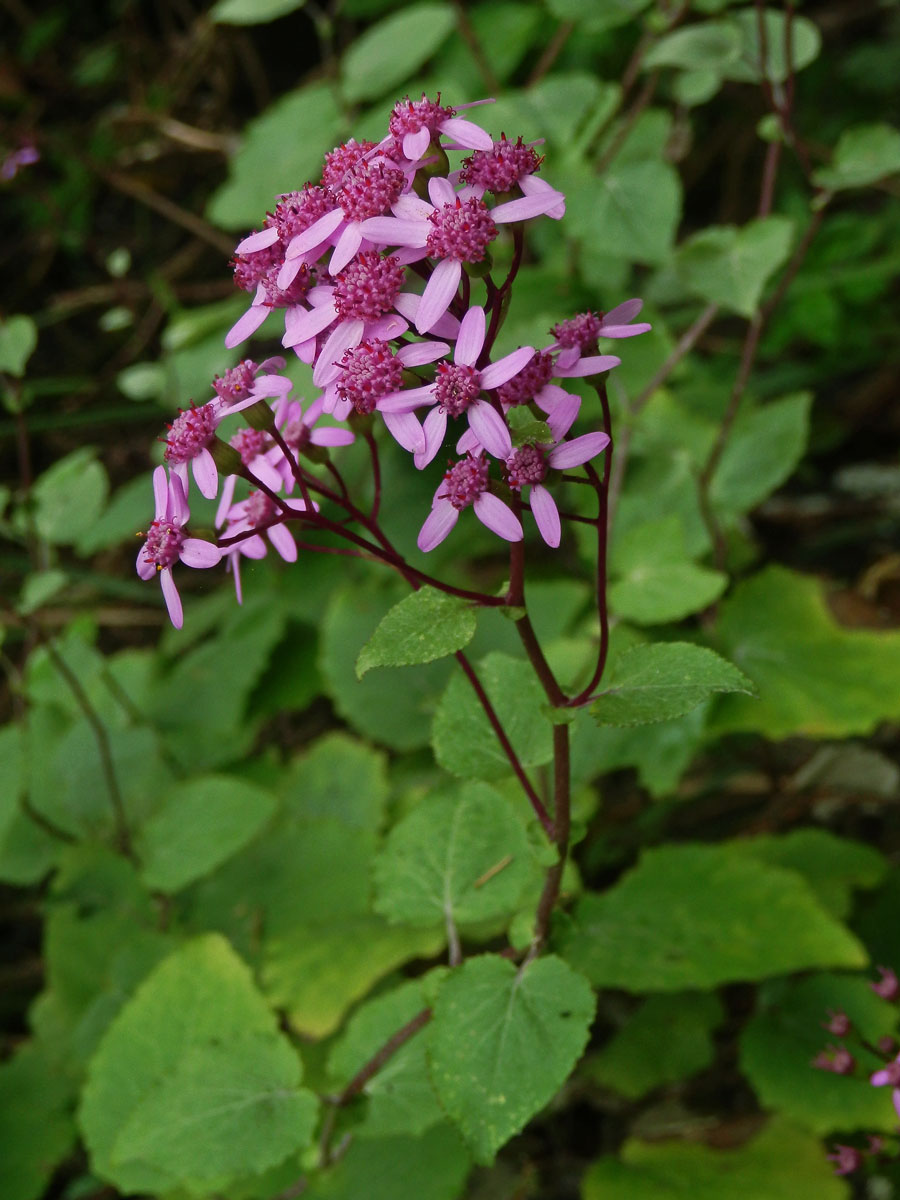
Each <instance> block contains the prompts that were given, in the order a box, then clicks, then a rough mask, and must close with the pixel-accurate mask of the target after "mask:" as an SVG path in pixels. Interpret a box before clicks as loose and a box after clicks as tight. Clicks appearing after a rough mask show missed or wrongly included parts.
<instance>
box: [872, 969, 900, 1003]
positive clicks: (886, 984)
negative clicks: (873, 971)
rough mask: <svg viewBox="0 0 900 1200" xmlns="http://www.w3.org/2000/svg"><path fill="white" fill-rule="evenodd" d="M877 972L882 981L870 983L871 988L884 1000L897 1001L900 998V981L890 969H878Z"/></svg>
mask: <svg viewBox="0 0 900 1200" xmlns="http://www.w3.org/2000/svg"><path fill="white" fill-rule="evenodd" d="M877 970H878V973H879V975H880V976H881V979H879V980H878V982H877V983H870V984H869V987H870V988H871V989H872V991H873V992H874V993H875V994H876V996H881V998H882V999H883V1000H896V999H897V998H898V996H900V981H898V979H897V976H896V974H895V973H894V972H893V971H892V970H891V969H890V967H878V968H877Z"/></svg>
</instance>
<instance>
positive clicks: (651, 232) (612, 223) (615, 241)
mask: <svg viewBox="0 0 900 1200" xmlns="http://www.w3.org/2000/svg"><path fill="white" fill-rule="evenodd" d="M559 182H560V186H561V187H563V188H564V190H565V192H566V204H567V209H566V227H567V230H566V231H567V233H568V235H569V236H570V237H575V238H580V239H582V240H583V241H584V243H585V244H586V246H589V247H590V248H591V249H592V250H593V251H594V252H596V253H602V254H603V255H606V256H608V257H610V258H625V259H627V260H628V261H630V262H639V263H646V264H648V265H651V266H652V265H655V264H657V263H661V262H663V261H664V260H665V259H666V258H667V257H668V256H669V254H670V252H671V248H672V243H673V241H674V239H675V232H676V229H677V227H678V220H679V216H680V213H681V185H680V183H679V179H678V175H677V173H676V172H675V171H674V170H673V168H672V167H671V166H670V165H669V164H668V163H667V162H664V161H662V160H660V159H656V158H644V159H638V160H637V161H632V160H629V159H627V158H621V157H616V158H615V159H613V162H612V164H611V165H610V166H609V167H608V169H607V170H606V171H604V172H603V174H602V175H600V176H599V177H598V176H597V175H596V173H595V171H594V168H593V166H591V165H589V164H587V163H585V164H577V165H576V164H571V165H570V166H569V168H568V169H567V170H561V171H560V172H559Z"/></svg>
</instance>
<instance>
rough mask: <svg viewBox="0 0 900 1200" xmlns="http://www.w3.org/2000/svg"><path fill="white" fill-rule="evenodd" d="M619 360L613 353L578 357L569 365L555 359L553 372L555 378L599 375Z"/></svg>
mask: <svg viewBox="0 0 900 1200" xmlns="http://www.w3.org/2000/svg"><path fill="white" fill-rule="evenodd" d="M621 361H622V360H621V358H616V356H615V354H599V355H594V356H593V357H591V358H579V359H578V360H577V361H576V362H574V363H572V364H571V366H568V367H563V366H562V365H561V364H560V362H559V360H558V359H557V362H556V371H555V373H556V377H557V379H577V378H582V377H584V376H587V375H599V374H600V373H601V371H611V370H612V369H613V367H617V366H618V365H619V363H620V362H621Z"/></svg>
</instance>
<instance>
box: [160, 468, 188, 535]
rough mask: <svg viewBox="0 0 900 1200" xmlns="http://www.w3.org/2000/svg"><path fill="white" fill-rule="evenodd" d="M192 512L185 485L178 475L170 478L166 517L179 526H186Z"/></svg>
mask: <svg viewBox="0 0 900 1200" xmlns="http://www.w3.org/2000/svg"><path fill="white" fill-rule="evenodd" d="M190 515H191V510H190V509H189V508H188V502H187V492H186V491H185V490H184V484H183V483H182V482H181V480H180V479H179V478H178V476H177V475H171V476H170V477H169V499H168V501H167V503H166V517H167V518H168V520H170V521H175V522H176V524H178V525H184V523H185V522H186V521H187V519H188V517H189V516H190Z"/></svg>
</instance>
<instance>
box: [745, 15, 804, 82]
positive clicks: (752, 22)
mask: <svg viewBox="0 0 900 1200" xmlns="http://www.w3.org/2000/svg"><path fill="white" fill-rule="evenodd" d="M764 14H765V30H764V39H763V38H760V29H759V16H758V14H757V12H756V10H755V8H754V9H746V8H745V9H743V10H742V11H741V12H737V13H734V14H733V16H731V17H730V18H729V20H730V21H731V23H732V24H733V25H734V26H735V27H736V28H737V29H738V30H739V31H740V34H741V38H742V41H743V45H742V47H741V54H740V57H739V58H738V59H737V61H734V62H729V63H727V64H726V65H725V67H724V68H723V74H724V75H725V76H726V77H727V78H728V79H736V80H739V81H741V82H742V83H758V82H759V81H760V80H761V79H768V80H770V81H772V82H773V83H784V82H785V80H786V79H787V78H788V75H789V74H790V73H791V72H792V71H793V72H797V71H802V70H803V68H804V67H808V66H809V65H810V63H812V62H815V60H816V59H817V58H818V56H819V50H820V49H821V48H822V35H821V34H820V33H819V30H818V28H817V26H815V25H814V24H813V23H812V21H810V20H809V18H807V17H801V16H798V15H796V14H792V15H791V17H790V18H788V17H786V15H785V13H784V12H779V11H778V10H776V9H771V8H769V9H765V10H764ZM788 19H790V42H788V35H787V22H788ZM788 44H789V45H790V54H791V57H790V63H788V57H787V53H786V51H787V47H788ZM764 50H765V53H764V52H763V51H764Z"/></svg>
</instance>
